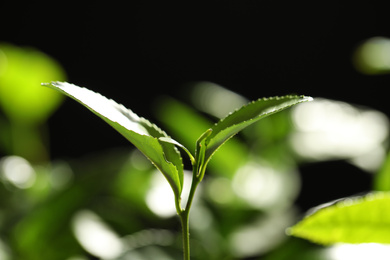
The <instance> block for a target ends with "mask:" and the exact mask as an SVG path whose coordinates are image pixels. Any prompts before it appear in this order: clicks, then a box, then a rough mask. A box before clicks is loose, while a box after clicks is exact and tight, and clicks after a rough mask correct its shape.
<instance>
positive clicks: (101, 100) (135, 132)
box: [44, 82, 183, 198]
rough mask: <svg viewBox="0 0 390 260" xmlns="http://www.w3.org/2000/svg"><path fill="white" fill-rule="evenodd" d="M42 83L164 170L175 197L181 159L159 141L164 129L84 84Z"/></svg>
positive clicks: (179, 184)
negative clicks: (105, 124)
mask: <svg viewBox="0 0 390 260" xmlns="http://www.w3.org/2000/svg"><path fill="white" fill-rule="evenodd" d="M44 85H46V86H48V87H50V88H53V89H55V90H58V91H60V92H62V93H64V94H65V95H67V96H69V97H71V98H73V99H74V100H76V101H78V102H79V103H81V104H82V105H84V106H85V107H87V108H88V109H89V110H91V111H92V112H93V113H95V114H96V115H97V116H99V117H100V118H102V119H103V120H104V121H106V122H107V123H108V124H109V125H111V126H112V127H113V128H114V129H116V130H117V131H118V132H119V133H121V134H122V135H123V136H124V137H126V138H127V140H129V141H130V142H131V143H133V144H134V145H135V146H136V147H137V148H138V149H139V150H140V151H141V152H142V153H143V154H144V155H145V156H146V157H147V158H149V160H150V161H151V162H152V163H153V164H154V165H155V166H156V167H157V168H158V169H159V170H160V171H161V172H162V173H163V174H164V176H165V177H166V179H167V180H168V182H169V184H170V185H171V187H172V189H173V191H174V194H175V196H176V198H179V197H180V194H181V191H182V187H183V163H182V159H181V156H180V153H179V152H178V150H177V149H176V148H175V146H174V144H172V143H169V142H166V141H161V142H160V140H159V138H161V137H165V138H169V136H168V135H167V134H166V133H165V132H164V131H162V130H161V129H160V128H158V127H157V126H156V125H154V124H151V123H150V122H149V121H148V120H146V119H144V118H142V117H139V116H137V115H136V114H135V113H133V112H132V111H131V110H129V109H127V108H125V107H124V106H122V105H119V104H118V103H116V102H115V101H113V100H111V99H107V98H105V97H104V96H102V95H100V94H99V93H95V92H93V91H91V90H88V89H86V88H81V87H78V86H75V85H73V84H69V83H66V82H52V83H50V84H47V83H46V84H44Z"/></svg>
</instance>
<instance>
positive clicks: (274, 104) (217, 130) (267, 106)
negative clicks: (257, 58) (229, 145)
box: [205, 96, 312, 163]
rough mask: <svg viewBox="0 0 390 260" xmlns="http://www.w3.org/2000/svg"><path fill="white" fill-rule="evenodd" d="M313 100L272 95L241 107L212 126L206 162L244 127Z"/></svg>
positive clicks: (303, 97) (207, 144)
mask: <svg viewBox="0 0 390 260" xmlns="http://www.w3.org/2000/svg"><path fill="white" fill-rule="evenodd" d="M311 100H312V98H311V97H305V96H284V97H272V98H263V99H259V100H257V101H253V102H251V103H249V104H247V105H245V106H243V107H241V108H240V109H238V110H236V111H235V112H233V113H231V114H230V115H228V116H227V117H225V118H224V119H222V120H221V121H219V122H218V123H217V124H215V125H214V126H213V127H212V128H211V130H212V132H211V134H210V135H209V136H208V137H207V139H206V142H205V144H206V146H207V150H206V157H205V162H206V163H207V162H208V161H209V160H210V158H211V156H212V155H213V154H214V153H215V151H216V150H217V149H218V148H219V147H220V146H221V145H222V144H224V143H225V142H226V141H227V140H229V139H230V138H231V137H233V136H234V135H235V134H237V133H238V132H239V131H241V130H242V129H244V128H246V127H248V126H249V125H251V124H253V123H255V122H257V121H259V120H260V119H262V118H264V117H266V116H269V115H272V114H274V113H277V112H279V111H282V110H284V109H286V108H289V107H291V106H294V105H296V104H299V103H302V102H305V101H311Z"/></svg>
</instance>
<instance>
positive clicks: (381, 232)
mask: <svg viewBox="0 0 390 260" xmlns="http://www.w3.org/2000/svg"><path fill="white" fill-rule="evenodd" d="M288 232H289V234H290V235H293V236H297V237H301V238H305V239H308V240H311V241H313V242H316V243H319V244H324V245H329V244H334V243H385V244H390V193H388V192H374V193H371V194H368V195H366V196H363V197H357V198H348V199H344V200H340V201H339V202H336V203H334V204H332V205H331V206H326V207H322V208H321V207H320V208H319V209H318V210H316V211H314V213H312V214H310V215H308V216H306V217H305V218H304V219H303V220H302V221H301V222H299V223H298V224H296V225H295V226H293V227H292V228H290V229H289V231H288Z"/></svg>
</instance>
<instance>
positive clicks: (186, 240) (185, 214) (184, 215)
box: [179, 167, 201, 260]
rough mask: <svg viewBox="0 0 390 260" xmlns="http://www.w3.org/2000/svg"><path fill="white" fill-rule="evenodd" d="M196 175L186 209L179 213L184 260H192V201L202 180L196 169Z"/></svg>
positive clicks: (194, 175)
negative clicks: (190, 222) (190, 224)
mask: <svg viewBox="0 0 390 260" xmlns="http://www.w3.org/2000/svg"><path fill="white" fill-rule="evenodd" d="M194 171H195V172H194V174H193V175H192V183H191V189H190V194H189V195H188V201H187V205H186V207H185V209H182V210H181V211H180V213H179V217H180V220H181V227H182V235H183V254H184V258H183V259H184V260H190V259H191V256H190V226H189V218H190V209H191V206H192V201H193V199H194V195H195V191H196V188H197V187H198V184H199V183H200V181H201V179H200V178H199V176H197V174H196V168H195V167H194Z"/></svg>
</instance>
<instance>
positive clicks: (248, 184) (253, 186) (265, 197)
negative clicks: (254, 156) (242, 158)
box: [232, 162, 299, 209]
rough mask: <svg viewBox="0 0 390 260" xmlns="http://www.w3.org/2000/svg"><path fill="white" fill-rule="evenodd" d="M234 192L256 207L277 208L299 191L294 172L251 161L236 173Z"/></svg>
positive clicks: (233, 182)
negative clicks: (281, 170) (282, 170)
mask: <svg viewBox="0 0 390 260" xmlns="http://www.w3.org/2000/svg"><path fill="white" fill-rule="evenodd" d="M232 186H233V190H234V192H235V193H236V194H237V195H238V196H239V197H240V198H242V199H243V200H244V201H246V202H247V203H248V204H249V205H250V206H252V207H254V208H259V209H261V208H275V207H278V206H283V205H284V204H287V205H288V204H289V203H286V202H287V201H288V200H292V199H293V198H294V197H295V195H296V194H297V192H298V186H299V183H298V180H297V178H296V175H295V174H294V172H280V171H278V170H277V169H276V168H274V167H271V166H266V165H264V164H258V163H255V162H250V163H248V164H246V165H244V166H243V167H241V168H240V169H239V170H238V171H237V173H236V174H235V175H234V178H233V181H232Z"/></svg>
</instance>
